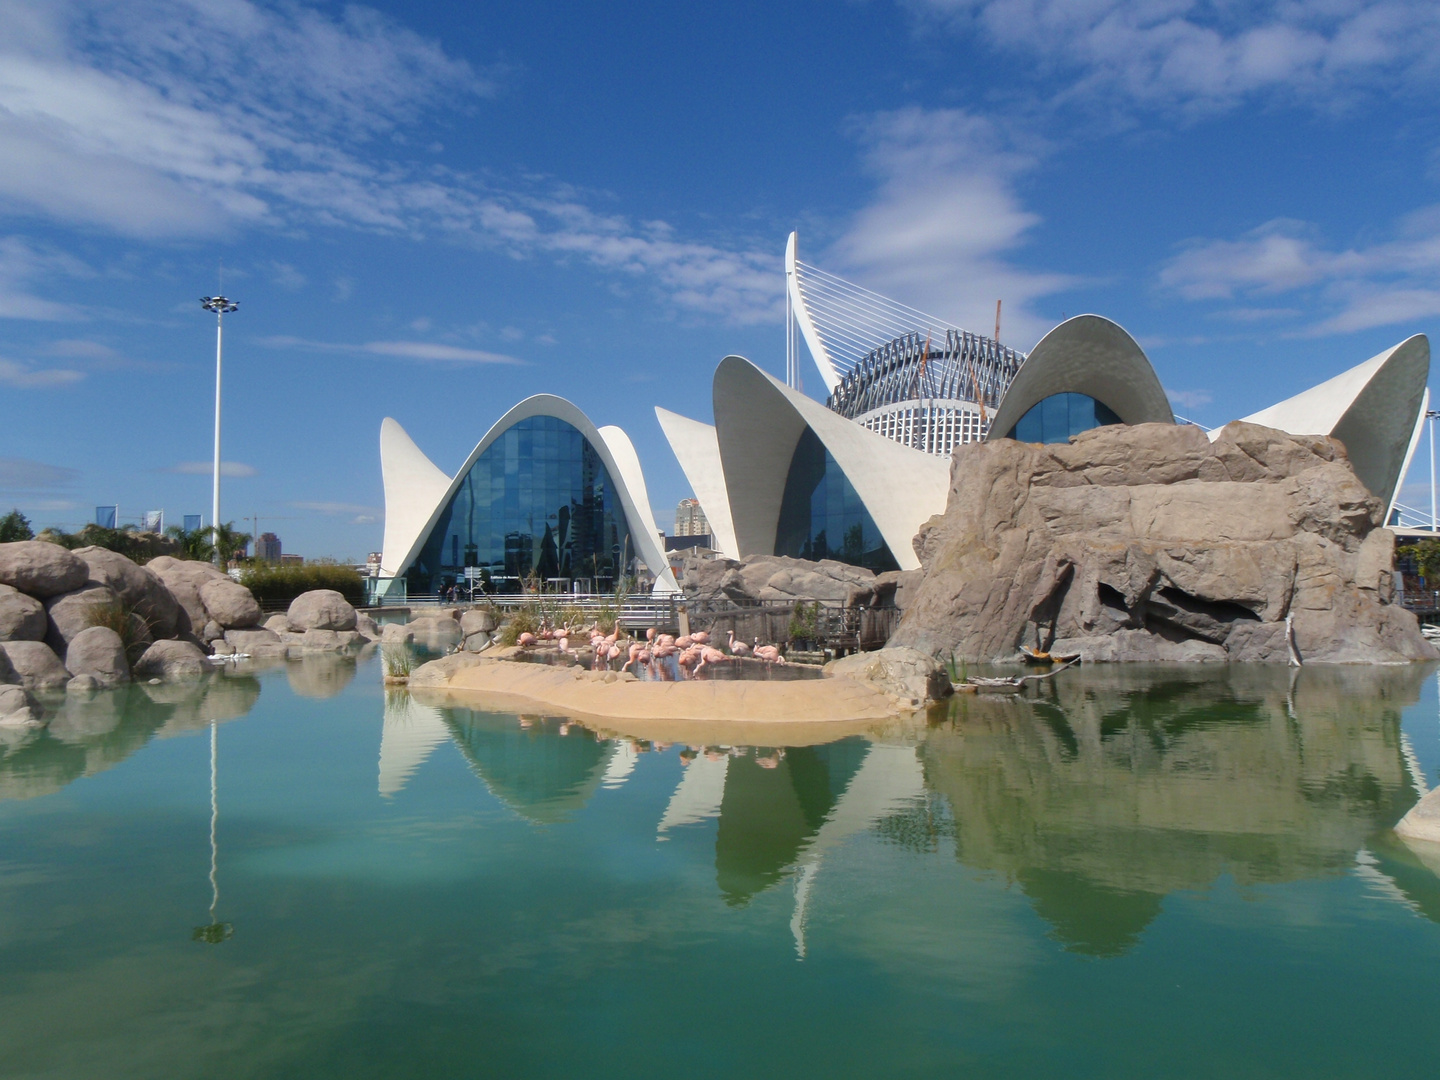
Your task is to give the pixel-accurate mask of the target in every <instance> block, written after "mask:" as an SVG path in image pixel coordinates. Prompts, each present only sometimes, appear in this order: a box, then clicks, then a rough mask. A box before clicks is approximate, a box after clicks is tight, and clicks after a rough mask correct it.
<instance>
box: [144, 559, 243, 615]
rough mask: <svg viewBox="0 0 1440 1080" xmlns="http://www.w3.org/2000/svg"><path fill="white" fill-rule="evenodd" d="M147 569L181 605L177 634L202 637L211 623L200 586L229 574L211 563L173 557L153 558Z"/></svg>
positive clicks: (147, 564)
mask: <svg viewBox="0 0 1440 1080" xmlns="http://www.w3.org/2000/svg"><path fill="white" fill-rule="evenodd" d="M145 569H146V570H148V571H150V572H151V573H152V574H154V575H155V576H156V577H158V578H159V579H160V580H161V582H163V583H164V585H165V588H167V589H168V590H169V591H170V595H171V596H173V597H174V598H175V601H176V603H178V604H179V605H180V612H179V619H178V623H177V627H176V633H177V634H178V635H183V634H195V635H199V633H200V632H201V631H202V630H203V629H204V628H205V624H206V623H207V622H209V621H210V616H209V615H208V614H207V613H206V611H205V603H204V601H203V600H201V599H200V586H202V585H204V584H206V583H207V582H210V581H221V580H226V579H227V578H228V575H226V574H225V572H224V571H223V570H220V569H218V568H217V567H214V566H211V565H210V564H209V563H205V562H196V561H193V560H189V559H176V558H173V557H171V556H169V555H161V556H160V557H159V558H158V559H151V560H150V561H149V562H148V563H146V564H145Z"/></svg>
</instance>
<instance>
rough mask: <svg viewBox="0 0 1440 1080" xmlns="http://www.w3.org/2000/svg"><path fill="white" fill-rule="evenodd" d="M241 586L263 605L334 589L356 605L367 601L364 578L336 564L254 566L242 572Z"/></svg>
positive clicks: (269, 564) (348, 568) (259, 564)
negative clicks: (319, 590)
mask: <svg viewBox="0 0 1440 1080" xmlns="http://www.w3.org/2000/svg"><path fill="white" fill-rule="evenodd" d="M240 584H242V585H244V586H245V587H246V588H247V589H249V590H250V592H251V594H252V595H254V597H255V599H256V600H258V601H259V602H260V603H262V604H264V603H267V602H268V603H277V602H279V601H283V600H294V599H295V597H297V596H299V595H300V594H301V593H305V592H309V591H310V590H311V589H334V590H335V591H336V592H338V593H340V594H341V595H342V596H344V597H345V599H346V600H348V601H349V602H350V603H352V604H355V605H357V606H358V605H361V604H364V602H365V579H364V578H363V577H361V576H360V575H359V574H358V573H356V572H355V571H354V570H352V569H351V568H350V567H348V566H338V565H336V564H334V563H300V564H289V563H279V564H277V563H252V564H251V565H249V566H247V567H245V569H243V570H241V571H240Z"/></svg>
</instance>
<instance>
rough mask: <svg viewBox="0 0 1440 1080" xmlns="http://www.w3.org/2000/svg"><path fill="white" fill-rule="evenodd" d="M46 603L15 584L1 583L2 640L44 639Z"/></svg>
mask: <svg viewBox="0 0 1440 1080" xmlns="http://www.w3.org/2000/svg"><path fill="white" fill-rule="evenodd" d="M49 629H50V621H49V620H48V619H47V618H46V617H45V605H44V604H42V603H41V602H40V601H39V600H36V599H35V598H34V597H33V596H26V595H25V594H24V593H22V592H21V591H20V590H19V589H17V588H15V587H14V586H13V585H0V641H44V640H45V633H46V631H48V630H49Z"/></svg>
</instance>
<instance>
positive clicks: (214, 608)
mask: <svg viewBox="0 0 1440 1080" xmlns="http://www.w3.org/2000/svg"><path fill="white" fill-rule="evenodd" d="M200 602H201V603H203V604H204V605H205V610H206V612H207V613H209V615H210V618H211V619H212V620H214V621H215V622H217V623H219V624H220V625H221V626H222V627H223V628H224V629H226V630H238V629H240V628H242V627H248V626H259V625H260V618H261V612H260V605H259V604H258V603H257V602H256V600H255V597H254V596H253V595H252V594H251V592H250V590H249V589H247V588H246V587H245V586H244V585H241V584H240V583H239V582H238V581H231V580H230V578H229V577H221V578H214V579H212V580H210V581H207V582H205V584H203V585H201V586H200Z"/></svg>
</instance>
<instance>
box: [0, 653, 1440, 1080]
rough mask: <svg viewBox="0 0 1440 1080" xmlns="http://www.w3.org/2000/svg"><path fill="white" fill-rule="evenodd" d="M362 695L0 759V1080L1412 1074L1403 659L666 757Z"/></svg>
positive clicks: (331, 678)
mask: <svg viewBox="0 0 1440 1080" xmlns="http://www.w3.org/2000/svg"><path fill="white" fill-rule="evenodd" d="M379 676H380V669H379V665H378V663H377V661H376V660H375V659H374V658H373V657H372V658H370V659H368V660H366V661H364V662H362V663H361V664H360V666H359V667H358V669H357V668H356V667H355V666H354V665H353V664H351V665H346V664H344V663H336V662H335V661H333V660H331V659H329V658H317V659H316V660H314V661H313V662H311V661H307V662H306V663H305V664H294V665H291V666H290V667H289V668H288V669H287V668H278V669H274V670H270V671H266V672H260V673H257V674H253V675H238V674H233V673H232V674H230V675H228V676H227V677H224V678H217V679H215V680H212V681H211V682H210V683H208V684H206V685H205V686H203V687H201V688H188V689H186V688H175V687H140V688H132V689H131V690H130V691H128V692H126V693H124V694H118V695H115V696H107V697H103V698H99V699H96V700H95V701H92V702H89V703H87V704H85V705H84V707H83V708H82V707H79V706H78V705H76V704H75V703H67V704H66V705H65V706H64V708H63V710H62V712H61V714H60V715H59V716H58V717H57V718H56V720H55V721H54V723H53V724H52V727H51V731H50V733H48V734H46V735H45V736H43V737H41V738H39V739H34V740H32V741H30V742H28V743H17V742H15V741H14V740H13V739H12V740H11V742H9V743H6V744H3V751H0V752H3V756H0V1075H4V1076H6V1077H131V1076H133V1077H161V1076H164V1077H192V1076H193V1077H292V1076H293V1077H302V1076H303V1077H329V1076H337V1077H338V1076H345V1077H372V1076H373V1077H388V1078H394V1077H412V1076H413V1077H449V1076H455V1077H472V1076H504V1077H528V1076H545V1077H550V1076H555V1077H561V1076H563V1077H575V1076H585V1077H591V1076H595V1077H608V1076H617V1077H620V1076H624V1077H634V1076H685V1077H690V1076H698V1077H710V1076H717V1077H718V1076H725V1077H731V1076H746V1077H749V1076H779V1077H812V1076H814V1077H822V1076H823V1077H833V1076H865V1077H875V1076H882V1077H890V1076H894V1077H920V1076H946V1077H950V1076H984V1077H992V1076H1002V1077H1003V1076H1015V1077H1036V1076H1105V1077H1110V1076H1143V1077H1154V1076H1167V1077H1169V1076H1174V1077H1218V1076H1223V1077H1252V1076H1253V1077H1289V1076H1297V1077H1299V1076H1304V1077H1307V1078H1314V1077H1351V1076H1355V1077H1360V1076H1422V1075H1428V1074H1429V1072H1430V1071H1432V1070H1433V1067H1434V1062H1435V1060H1436V1057H1437V1051H1440V1025H1437V1023H1436V1020H1435V1017H1436V1006H1437V1004H1440V925H1437V922H1440V879H1437V878H1436V876H1435V874H1434V873H1433V872H1432V871H1431V870H1429V869H1427V868H1426V867H1425V865H1424V863H1423V862H1422V861H1421V859H1420V858H1419V857H1418V856H1416V855H1414V854H1412V853H1411V852H1410V851H1409V849H1407V848H1405V847H1404V846H1403V845H1401V844H1400V843H1399V842H1397V841H1396V840H1395V838H1394V837H1393V834H1391V833H1390V831H1389V830H1390V826H1391V825H1393V823H1394V822H1395V821H1396V820H1397V819H1398V818H1399V817H1400V816H1401V815H1402V814H1403V813H1404V811H1405V810H1406V809H1407V808H1408V807H1409V806H1410V805H1411V804H1412V803H1413V802H1414V800H1415V798H1416V792H1417V785H1418V784H1421V783H1423V784H1426V785H1433V784H1435V783H1437V781H1440V701H1437V695H1436V675H1435V671H1434V669H1430V668H1422V667H1412V668H1405V669H1387V670H1374V671H1345V670H1328V671H1327V670H1324V669H1320V668H1307V669H1305V670H1304V671H1302V672H1300V673H1299V674H1298V676H1295V677H1293V678H1292V676H1291V674H1290V673H1288V672H1286V671H1284V670H1278V671H1277V670H1255V669H1245V668H1230V669H1225V668H1216V669H1208V670H1207V669H1192V670H1178V671H1177V670H1174V669H1171V670H1149V671H1145V670H1136V669H1126V670H1118V669H1108V670H1107V669H1105V668H1099V667H1097V668H1094V669H1092V670H1088V671H1082V670H1075V671H1070V672H1065V673H1063V674H1062V675H1061V676H1059V677H1057V678H1056V679H1055V680H1053V682H1051V683H1049V684H1044V685H1043V687H1042V688H1041V689H1040V691H1039V693H1038V694H1036V695H1035V696H1033V697H1031V698H1029V699H1027V700H1020V701H1017V700H1013V699H1007V698H994V699H989V698H976V697H969V698H963V699H956V701H955V702H954V703H953V704H952V705H951V706H950V707H949V708H948V709H940V710H937V711H936V712H935V713H933V714H932V715H931V716H930V717H929V719H928V722H921V723H915V724H909V725H902V724H897V725H895V726H894V727H893V728H890V729H887V730H885V731H881V732H878V733H875V734H874V735H873V736H872V737H863V736H852V737H850V738H846V739H841V740H838V741H836V742H832V743H830V744H828V745H820V746H808V747H806V746H791V747H786V748H783V749H781V748H775V747H758V748H757V747H748V748H738V747H736V748H732V747H728V746H721V745H712V746H711V747H709V748H708V751H707V750H706V749H705V748H699V747H697V748H695V749H694V752H693V760H690V763H689V764H688V765H687V764H684V761H685V760H686V759H690V758H691V757H692V752H691V751H689V750H686V751H685V753H684V754H683V755H682V749H683V748H682V747H680V746H678V745H677V746H665V745H663V744H657V743H647V742H644V741H643V737H644V736H645V735H646V732H645V731H643V730H642V729H636V730H635V731H633V732H632V735H634V736H638V737H639V738H608V739H607V738H603V737H599V736H596V735H594V734H592V733H590V732H588V731H586V730H584V729H583V728H581V727H579V726H578V725H569V724H563V723H562V722H561V721H559V720H557V719H555V718H544V717H518V716H515V715H496V714H484V713H475V712H470V711H468V710H456V709H441V708H437V707H434V706H432V705H426V704H422V703H419V702H417V701H414V700H412V699H411V698H410V697H409V696H408V695H406V694H405V693H403V692H400V693H395V692H392V693H391V694H389V695H388V696H387V695H386V694H385V693H384V692H383V691H382V688H381V687H380V685H379V682H380V678H379ZM212 720H213V721H215V723H213V724H212V723H211V721H212ZM715 737H718V736H715ZM212 738H213V743H212ZM212 746H213V750H214V757H213V762H214V771H213V777H214V782H215V787H214V795H215V798H214V803H213V806H214V808H215V810H216V811H217V812H216V814H215V817H214V819H213V822H214V839H215V844H214V847H213V848H212V844H211V829H212V787H211V783H212ZM212 854H213V857H214V862H213V868H214V879H213V882H214V887H213V888H212V876H211V875H212ZM1432 861H1434V860H1432ZM1437 868H1440V865H1437ZM212 905H213V906H212Z"/></svg>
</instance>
